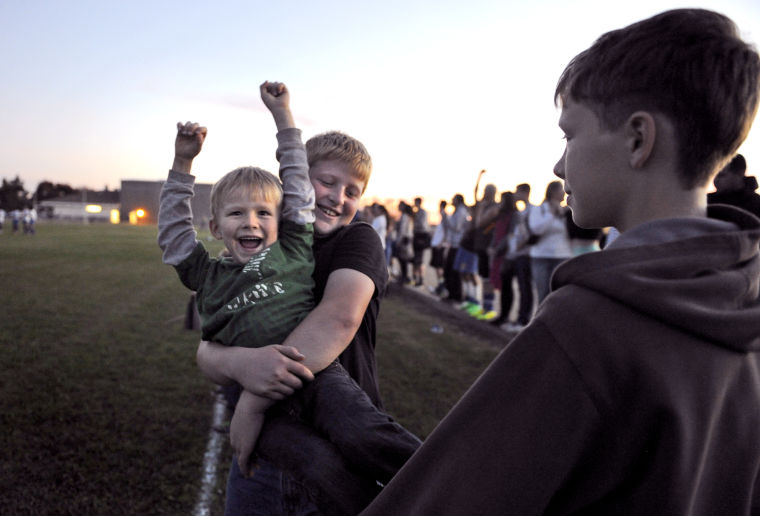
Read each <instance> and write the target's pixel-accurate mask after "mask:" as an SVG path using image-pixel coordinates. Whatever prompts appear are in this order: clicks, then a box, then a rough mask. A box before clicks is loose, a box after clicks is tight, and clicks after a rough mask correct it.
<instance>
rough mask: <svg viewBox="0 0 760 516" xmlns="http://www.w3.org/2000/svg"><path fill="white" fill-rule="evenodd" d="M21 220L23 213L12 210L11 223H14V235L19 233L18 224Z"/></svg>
mask: <svg viewBox="0 0 760 516" xmlns="http://www.w3.org/2000/svg"><path fill="white" fill-rule="evenodd" d="M20 218H21V212H20V211H19V210H11V222H12V223H13V234H14V235H15V234H16V233H18V223H19V219H20Z"/></svg>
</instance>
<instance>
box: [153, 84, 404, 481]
mask: <svg viewBox="0 0 760 516" xmlns="http://www.w3.org/2000/svg"><path fill="white" fill-rule="evenodd" d="M261 98H262V100H263V101H264V104H265V105H266V106H267V108H268V109H269V110H270V111H271V113H272V115H273V117H274V120H275V123H276V125H277V129H278V133H277V138H278V142H279V147H278V149H277V158H278V160H279V161H280V176H281V178H282V186H280V183H279V181H278V180H277V178H276V177H275V176H273V175H272V174H270V173H269V172H266V171H263V170H261V169H258V168H255V167H242V168H238V169H236V170H233V171H232V172H230V173H228V174H227V175H225V176H224V177H223V178H222V179H221V180H220V181H219V182H217V183H216V184H215V185H214V187H213V188H212V192H211V207H212V219H211V221H210V223H209V226H210V229H211V233H212V234H213V235H214V237H216V238H217V239H220V240H223V241H224V244H225V246H226V249H227V251H228V253H229V257H228V258H223V259H219V260H217V259H212V258H211V257H210V256H209V254H208V252H207V251H206V250H205V248H204V247H203V245H202V244H201V243H200V242H198V241H196V238H195V236H196V235H195V231H194V229H193V226H192V213H191V211H190V205H189V201H190V197H191V196H192V185H193V181H194V178H193V176H191V175H190V170H191V166H192V160H193V159H194V157H195V156H196V155H197V154H198V153H199V152H200V150H201V147H202V145H203V142H204V140H205V136H206V129H205V128H203V127H199V126H198V124H191V123H189V122H188V123H187V124H184V125H183V124H178V134H177V140H176V143H175V160H174V166H173V167H172V170H171V171H170V172H169V177H168V179H167V181H166V183H165V185H164V187H163V189H162V192H161V200H160V209H159V237H158V239H159V245H160V246H161V248H162V249H163V250H164V257H163V259H164V262H165V263H168V264H171V265H174V266H175V268H176V270H177V272H178V274H179V276H180V279H181V280H182V282H183V284H185V285H186V286H187V287H188V288H190V289H192V290H194V291H196V292H197V303H198V308H199V312H200V315H201V322H202V327H201V329H202V333H203V338H204V339H205V340H215V341H218V342H220V343H222V344H225V345H228V346H244V347H261V346H266V345H269V344H271V343H278V342H283V341H284V340H285V338H286V337H287V336H288V334H289V333H290V331H291V330H292V329H293V328H295V326H297V325H298V323H299V322H300V321H301V320H302V319H303V318H304V317H305V316H306V315H307V314H308V313H309V311H310V310H311V309H312V308H313V305H314V302H313V296H312V288H313V281H312V278H311V274H312V270H313V266H314V263H313V256H312V251H311V245H312V239H313V222H314V212H313V210H314V190H313V187H312V184H311V182H310V180H309V177H308V168H309V167H308V164H307V158H306V151H305V149H304V147H303V145H302V144H301V137H300V136H301V135H300V131H299V130H298V129H296V128H295V124H294V121H293V117H292V115H291V113H290V108H289V93H288V91H287V89H286V88H285V86H284V85H283V84H280V83H271V84H270V83H268V82H265V83H264V84H262V85H261ZM280 349H281V352H283V353H288V351H287V349H286V348H284V347H282V348H280ZM291 358H294V359H296V358H297V357H295V356H291ZM326 375H339V376H341V377H345V378H348V375H347V373H345V370H343V369H342V368H341V367H340V366H339V365H337V364H335V365H333V366H330V367H328V368H327V369H325V370H324V371H323V372H322V373H320V374H319V375H318V380H317V381H315V383H314V384H313V385H312V386H310V387H308V388H309V389H326V390H327V391H326V392H322V393H320V395H319V396H309V397H308V399H310V400H315V402H318V403H325V404H330V405H332V404H333V403H339V404H341V405H345V406H346V407H349V408H350V409H351V410H348V409H346V412H347V413H350V414H351V415H352V417H354V418H356V419H357V420H358V421H356V422H354V424H355V425H356V424H358V425H359V426H363V427H364V428H365V429H366V431H365V432H357V433H355V434H354V433H352V434H351V435H346V430H345V429H346V428H348V427H347V425H345V424H342V422H341V421H332V420H330V419H329V418H324V417H318V416H319V414H318V413H319V412H320V411H322V410H332V409H331V407H329V406H327V405H325V406H320V405H317V406H315V407H309V409H310V411H311V412H314V413H315V414H316V415H315V416H314V417H313V418H312V420H313V422H314V423H315V424H316V426H317V429H318V430H320V431H321V432H322V433H324V434H325V435H326V436H327V437H328V438H329V439H330V440H331V441H333V442H334V443H335V444H336V445H337V446H338V448H339V450H340V451H341V453H343V455H344V457H345V458H346V460H347V461H348V462H349V463H350V464H351V465H352V466H354V467H355V468H356V469H357V470H358V471H359V472H360V473H362V474H366V475H367V476H371V478H374V479H375V480H380V481H381V482H387V481H388V480H389V479H390V477H391V476H392V475H393V474H394V473H395V471H396V470H397V469H398V468H399V467H400V466H401V464H403V462H404V461H405V460H406V458H408V456H409V455H411V453H413V452H414V450H415V449H416V448H417V446H418V445H419V440H418V439H417V438H416V437H414V436H413V435H411V434H410V433H408V432H406V431H405V430H404V429H403V428H402V427H400V425H398V424H397V423H395V422H394V421H393V420H392V419H391V418H390V417H389V416H387V415H386V414H383V413H382V412H379V411H378V410H377V409H376V408H375V407H374V405H372V403H371V401H370V400H369V398H368V396H367V395H366V394H365V393H364V391H363V390H361V389H360V388H358V387H356V386H355V385H354V384H353V383H352V382H347V381H331V380H327V379H326V378H325V376H326ZM243 395H244V396H246V401H245V404H244V405H245V408H244V409H243V408H241V405H238V407H237V408H236V410H235V415H234V416H233V421H232V426H231V430H230V437H231V440H232V444H233V448H234V449H235V450H236V451H237V452H238V463H239V466H240V468H241V470H242V471H244V472H245V471H247V469H248V459H249V457H250V454H251V453H252V451H253V448H254V445H255V442H256V440H257V437H258V434H259V432H260V430H261V426H262V423H263V421H264V412H265V411H266V409H267V408H269V407H270V406H271V405H272V404H273V401H272V400H270V399H268V398H264V397H261V396H257V395H255V394H252V393H249V392H245V393H244V394H243ZM370 429H371V431H370ZM388 435H390V436H391V437H390V438H387V439H385V440H383V441H382V443H383V445H384V446H380V445H379V444H378V443H380V442H381V441H380V439H382V438H383V436H384V437H387V436H388Z"/></svg>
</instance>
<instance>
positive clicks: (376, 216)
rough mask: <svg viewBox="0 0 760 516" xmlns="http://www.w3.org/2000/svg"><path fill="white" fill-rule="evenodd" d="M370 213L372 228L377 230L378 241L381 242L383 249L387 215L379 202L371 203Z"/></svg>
mask: <svg viewBox="0 0 760 516" xmlns="http://www.w3.org/2000/svg"><path fill="white" fill-rule="evenodd" d="M371 214H372V228H373V229H374V230H375V232H377V236H379V237H380V242H382V244H383V249H385V237H386V235H387V234H388V216H387V215H386V213H385V211H384V208H383V206H382V205H381V204H380V203H373V204H372V206H371Z"/></svg>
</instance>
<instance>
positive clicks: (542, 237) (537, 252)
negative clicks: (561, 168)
mask: <svg viewBox="0 0 760 516" xmlns="http://www.w3.org/2000/svg"><path fill="white" fill-rule="evenodd" d="M564 199H565V192H564V190H563V189H562V182H561V181H552V182H551V183H549V184H548V185H547V187H546V196H545V197H544V202H543V203H542V204H541V205H540V206H538V207H537V208H536V209H534V210H531V213H530V215H529V216H528V229H529V231H530V232H531V233H532V234H533V235H536V236H537V237H538V241H537V242H536V243H534V244H533V245H532V246H531V247H530V264H531V265H530V267H531V274H532V275H533V281H534V282H535V283H536V290H537V292H538V303H539V304H541V301H543V300H544V298H545V297H546V296H547V295H549V290H550V289H549V285H550V283H549V282H550V281H551V276H552V273H553V272H554V269H556V268H557V266H558V265H559V264H560V263H562V262H564V261H565V260H567V259H568V258H571V257H572V256H573V250H572V248H571V247H570V237H569V236H568V234H567V224H566V223H565V211H566V210H567V207H564V206H562V205H561V203H562V201H563V200H564Z"/></svg>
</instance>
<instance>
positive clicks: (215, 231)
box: [208, 219, 222, 240]
mask: <svg viewBox="0 0 760 516" xmlns="http://www.w3.org/2000/svg"><path fill="white" fill-rule="evenodd" d="M208 229H209V231H211V234H212V235H214V238H216V239H217V240H221V239H222V233H221V231H219V225H218V224H217V223H216V221H215V220H214V219H210V220H209V221H208Z"/></svg>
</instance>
